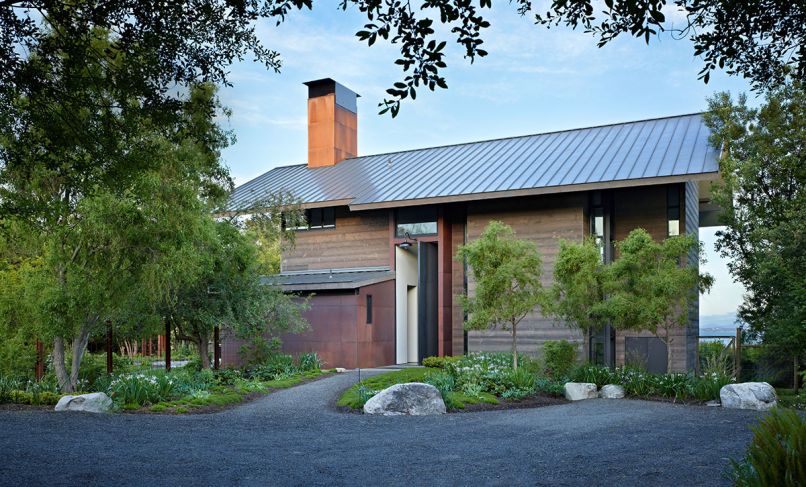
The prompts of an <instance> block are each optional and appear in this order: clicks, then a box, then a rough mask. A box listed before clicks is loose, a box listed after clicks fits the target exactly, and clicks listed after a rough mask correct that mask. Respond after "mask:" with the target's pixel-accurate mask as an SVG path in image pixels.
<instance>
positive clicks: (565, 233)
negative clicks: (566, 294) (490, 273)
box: [467, 193, 587, 356]
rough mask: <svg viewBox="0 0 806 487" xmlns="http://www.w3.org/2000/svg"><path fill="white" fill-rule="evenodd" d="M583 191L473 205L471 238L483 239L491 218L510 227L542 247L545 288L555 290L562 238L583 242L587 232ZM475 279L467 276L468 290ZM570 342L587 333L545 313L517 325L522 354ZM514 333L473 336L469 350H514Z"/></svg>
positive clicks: (469, 216) (469, 222)
mask: <svg viewBox="0 0 806 487" xmlns="http://www.w3.org/2000/svg"><path fill="white" fill-rule="evenodd" d="M586 201H587V200H586V198H585V195H584V194H583V193H574V194H568V195H557V196H546V197H538V198H519V199H516V200H510V201H506V202H498V203H490V202H487V203H480V204H475V205H471V206H469V207H468V214H467V239H468V241H472V240H474V239H476V238H478V237H479V235H481V233H482V232H483V231H484V228H485V227H486V226H487V224H488V223H489V222H490V221H491V220H500V221H502V222H504V223H506V224H507V225H509V226H511V227H512V229H513V230H514V231H515V234H516V235H517V237H518V238H521V239H526V240H530V241H532V242H534V243H535V244H537V248H538V251H539V252H540V256H541V258H542V259H543V276H542V281H543V285H544V286H550V285H551V283H552V281H553V278H554V272H553V269H554V261H555V258H556V255H557V251H558V250H559V240H560V239H565V240H572V241H577V242H578V241H581V240H582V238H583V236H584V233H585V221H584V216H583V211H584V207H585V203H586ZM473 288H474V283H473V279H472V275H471V276H468V292H469V293H471V294H472V293H473ZM561 339H565V340H569V341H574V342H577V343H579V344H580V346H579V350H580V356H581V354H582V341H583V339H582V333H580V332H579V330H575V329H572V328H569V327H568V326H567V325H565V324H563V323H558V322H557V321H556V320H553V319H547V318H545V317H543V316H542V315H540V313H537V312H535V313H532V314H530V315H529V316H527V317H526V318H524V320H523V321H522V322H521V323H520V324H519V325H518V351H519V352H525V353H528V354H530V355H540V354H541V353H542V348H543V343H544V342H545V341H546V340H561ZM511 343H512V340H511V335H510V333H509V332H508V331H504V330H493V331H485V332H478V331H473V332H469V333H468V348H469V350H470V351H496V352H497V351H509V350H510V349H511Z"/></svg>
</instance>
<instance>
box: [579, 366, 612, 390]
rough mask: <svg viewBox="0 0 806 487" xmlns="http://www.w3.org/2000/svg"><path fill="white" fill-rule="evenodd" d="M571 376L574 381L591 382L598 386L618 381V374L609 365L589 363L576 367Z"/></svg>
mask: <svg viewBox="0 0 806 487" xmlns="http://www.w3.org/2000/svg"><path fill="white" fill-rule="evenodd" d="M569 378H570V379H571V381H572V382H590V383H593V384H596V387H600V388H601V387H602V386H604V385H607V384H614V383H618V381H619V379H618V377H617V375H616V374H615V373H614V371H613V370H611V369H610V368H609V367H604V366H601V365H594V364H591V363H587V364H584V365H580V366H577V367H574V369H573V370H572V371H571V373H570V376H569Z"/></svg>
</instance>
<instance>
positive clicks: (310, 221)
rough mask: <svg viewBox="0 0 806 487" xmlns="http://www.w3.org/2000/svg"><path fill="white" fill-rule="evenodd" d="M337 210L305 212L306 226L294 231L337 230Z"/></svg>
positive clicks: (326, 209) (316, 209)
mask: <svg viewBox="0 0 806 487" xmlns="http://www.w3.org/2000/svg"><path fill="white" fill-rule="evenodd" d="M335 227H336V210H335V208H310V209H307V210H305V224H303V225H300V226H298V227H295V228H293V230H314V229H317V228H335Z"/></svg>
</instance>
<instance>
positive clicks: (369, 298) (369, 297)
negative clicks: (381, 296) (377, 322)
mask: <svg viewBox="0 0 806 487" xmlns="http://www.w3.org/2000/svg"><path fill="white" fill-rule="evenodd" d="M367 324H368V325H371V324H372V295H371V294H367Z"/></svg>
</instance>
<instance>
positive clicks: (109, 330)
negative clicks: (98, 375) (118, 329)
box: [106, 320, 113, 374]
mask: <svg viewBox="0 0 806 487" xmlns="http://www.w3.org/2000/svg"><path fill="white" fill-rule="evenodd" d="M112 367H113V363H112V321H111V320H106V373H107V374H111V373H112Z"/></svg>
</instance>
